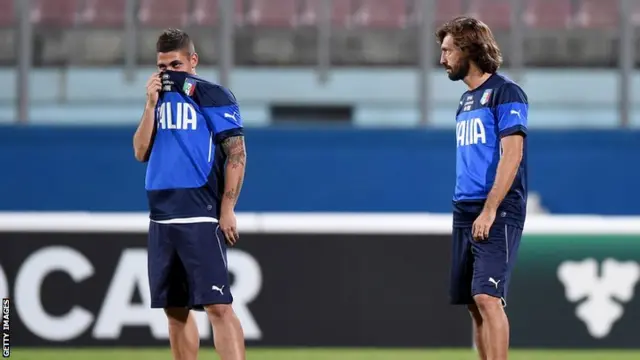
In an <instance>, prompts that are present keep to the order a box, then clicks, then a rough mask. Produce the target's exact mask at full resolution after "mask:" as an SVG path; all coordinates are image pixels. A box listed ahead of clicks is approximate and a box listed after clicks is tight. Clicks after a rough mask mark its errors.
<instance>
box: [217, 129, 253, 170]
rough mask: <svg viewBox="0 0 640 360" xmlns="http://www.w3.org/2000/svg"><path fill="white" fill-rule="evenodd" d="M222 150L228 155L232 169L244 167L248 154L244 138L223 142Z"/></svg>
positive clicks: (233, 138)
mask: <svg viewBox="0 0 640 360" xmlns="http://www.w3.org/2000/svg"><path fill="white" fill-rule="evenodd" d="M222 148H223V149H224V152H225V154H227V161H228V163H227V164H229V165H230V166H231V168H232V169H237V168H239V167H244V165H245V163H246V161H247V152H246V150H245V147H244V136H233V137H230V138H227V139H226V140H224V141H223V142H222Z"/></svg>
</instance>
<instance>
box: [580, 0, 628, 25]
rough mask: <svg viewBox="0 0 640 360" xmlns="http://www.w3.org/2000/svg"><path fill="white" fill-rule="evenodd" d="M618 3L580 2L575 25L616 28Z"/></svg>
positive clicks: (600, 0)
mask: <svg viewBox="0 0 640 360" xmlns="http://www.w3.org/2000/svg"><path fill="white" fill-rule="evenodd" d="M618 12H619V10H618V1H617V0H615V1H614V0H610V1H602V0H582V2H581V3H580V8H579V10H578V16H577V23H578V25H580V26H584V27H593V28H603V27H616V26H617V24H618Z"/></svg>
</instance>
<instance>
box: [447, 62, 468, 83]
mask: <svg viewBox="0 0 640 360" xmlns="http://www.w3.org/2000/svg"><path fill="white" fill-rule="evenodd" d="M470 66H471V65H470V61H469V60H463V61H461V62H460V66H459V67H458V68H457V69H453V68H452V69H451V72H450V73H449V80H451V81H458V80H462V79H464V78H465V77H466V76H467V75H468V74H469V68H470Z"/></svg>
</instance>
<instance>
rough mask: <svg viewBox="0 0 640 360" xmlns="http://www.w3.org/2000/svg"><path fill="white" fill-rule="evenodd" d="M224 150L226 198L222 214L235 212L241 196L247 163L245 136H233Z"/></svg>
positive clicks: (223, 200) (228, 139)
mask: <svg viewBox="0 0 640 360" xmlns="http://www.w3.org/2000/svg"><path fill="white" fill-rule="evenodd" d="M222 148H223V149H224V152H225V154H227V164H226V165H225V166H226V169H225V185H224V196H223V198H222V204H221V210H222V212H223V213H224V212H229V211H233V209H234V208H235V206H236V203H237V202H238V197H239V196H240V190H241V189H242V183H243V182H244V171H245V165H246V163H247V152H246V149H245V145H244V136H232V137H229V138H227V139H225V140H224V141H223V142H222Z"/></svg>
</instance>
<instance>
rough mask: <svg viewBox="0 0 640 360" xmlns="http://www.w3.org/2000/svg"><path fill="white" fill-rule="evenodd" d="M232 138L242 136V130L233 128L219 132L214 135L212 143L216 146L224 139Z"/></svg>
mask: <svg viewBox="0 0 640 360" xmlns="http://www.w3.org/2000/svg"><path fill="white" fill-rule="evenodd" d="M234 136H244V131H243V130H242V128H233V129H229V130H225V131H222V132H219V133H217V134H216V137H215V139H214V141H215V143H216V144H219V143H221V142H223V141H225V140H226V139H228V138H230V137H234Z"/></svg>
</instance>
